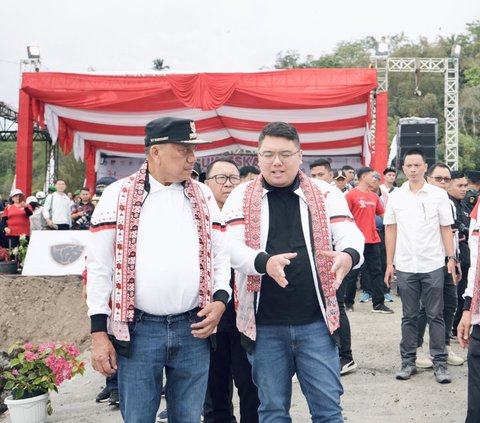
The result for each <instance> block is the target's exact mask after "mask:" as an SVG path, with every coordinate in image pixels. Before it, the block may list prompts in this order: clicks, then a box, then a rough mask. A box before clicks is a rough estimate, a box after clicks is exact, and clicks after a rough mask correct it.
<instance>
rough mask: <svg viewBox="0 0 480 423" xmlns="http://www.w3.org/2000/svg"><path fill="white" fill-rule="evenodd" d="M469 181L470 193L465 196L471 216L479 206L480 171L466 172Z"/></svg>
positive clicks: (465, 202)
mask: <svg viewBox="0 0 480 423" xmlns="http://www.w3.org/2000/svg"><path fill="white" fill-rule="evenodd" d="M465 175H466V176H467V179H468V191H467V194H466V195H465V199H464V204H465V206H466V207H467V209H468V212H469V214H470V213H471V211H472V210H473V208H474V207H475V204H477V201H478V197H479V191H480V171H478V170H469V171H466V172H465Z"/></svg>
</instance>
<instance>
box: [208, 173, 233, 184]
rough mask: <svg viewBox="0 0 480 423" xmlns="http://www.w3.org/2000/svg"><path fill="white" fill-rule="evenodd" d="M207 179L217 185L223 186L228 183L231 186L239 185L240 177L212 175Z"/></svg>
mask: <svg viewBox="0 0 480 423" xmlns="http://www.w3.org/2000/svg"><path fill="white" fill-rule="evenodd" d="M207 179H214V180H215V182H216V183H217V184H219V185H223V184H225V182H227V180H228V181H230V183H231V184H232V185H238V184H239V183H240V176H237V175H230V176H227V175H213V176H210V178H207Z"/></svg>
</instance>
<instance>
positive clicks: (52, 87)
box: [20, 69, 377, 160]
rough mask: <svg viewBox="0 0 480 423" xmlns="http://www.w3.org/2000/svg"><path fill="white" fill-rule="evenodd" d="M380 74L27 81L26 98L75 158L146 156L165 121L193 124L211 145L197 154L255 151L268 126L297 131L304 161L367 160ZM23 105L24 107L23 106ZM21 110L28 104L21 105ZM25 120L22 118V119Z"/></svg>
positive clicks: (40, 77) (32, 77) (28, 77)
mask: <svg viewBox="0 0 480 423" xmlns="http://www.w3.org/2000/svg"><path fill="white" fill-rule="evenodd" d="M376 85H377V73H376V70H375V69H295V70H282V71H269V72H257V73H198V74H185V75H173V74H172V75H155V76H103V75H92V74H67V73H49V72H37V73H24V74H23V80H22V88H21V98H22V95H23V96H24V98H28V104H29V105H30V106H31V111H32V113H33V114H32V116H33V118H34V119H35V120H36V121H38V122H39V123H40V124H41V125H43V124H46V125H47V128H48V130H49V132H50V135H51V137H52V139H53V140H54V142H56V141H57V140H58V142H59V143H60V146H61V148H62V150H63V151H64V152H65V153H70V152H72V151H73V153H74V154H75V157H77V158H78V159H86V160H95V157H98V153H99V152H109V153H110V154H115V153H123V154H125V153H128V154H132V155H134V154H135V155H136V154H142V153H143V151H144V127H145V125H146V124H147V123H148V122H149V121H151V120H153V119H156V118H158V117H161V116H176V117H187V118H191V119H194V120H195V121H196V128H197V133H198V135H199V138H201V139H205V140H208V141H211V142H212V143H211V144H206V145H202V146H199V148H198V154H199V155H200V156H202V155H209V154H218V153H222V152H227V151H233V150H238V149H246V150H254V149H255V148H256V145H257V140H258V134H259V132H260V130H261V129H262V127H263V126H265V125H266V124H267V123H269V122H272V121H278V120H280V121H285V122H288V123H291V124H293V125H294V126H295V127H296V128H297V130H298V132H299V135H300V142H301V145H302V149H303V150H304V152H305V154H312V155H329V156H331V155H364V156H366V155H368V154H369V152H367V151H365V150H366V148H365V146H366V145H368V144H367V143H366V142H365V141H366V139H368V137H369V129H368V128H369V124H370V120H371V115H370V93H371V91H372V90H374V89H375V88H376ZM26 102H27V100H24V102H23V104H24V105H25V104H26ZM21 108H22V103H21ZM20 113H22V110H20Z"/></svg>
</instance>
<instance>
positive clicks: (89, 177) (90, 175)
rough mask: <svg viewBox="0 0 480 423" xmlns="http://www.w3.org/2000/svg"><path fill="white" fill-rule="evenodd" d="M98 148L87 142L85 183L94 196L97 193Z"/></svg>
mask: <svg viewBox="0 0 480 423" xmlns="http://www.w3.org/2000/svg"><path fill="white" fill-rule="evenodd" d="M96 151H97V150H96V148H95V147H94V146H93V145H91V144H90V143H88V142H86V143H85V184H86V187H87V188H88V189H89V190H90V192H91V194H92V196H93V195H94V193H95V184H96V182H97V181H96V179H97V178H96V174H95V155H96Z"/></svg>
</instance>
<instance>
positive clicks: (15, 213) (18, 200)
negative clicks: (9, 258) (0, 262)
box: [2, 189, 33, 248]
mask: <svg viewBox="0 0 480 423" xmlns="http://www.w3.org/2000/svg"><path fill="white" fill-rule="evenodd" d="M10 200H11V204H9V205H8V206H7V207H5V210H4V211H3V215H2V220H3V223H4V228H5V229H4V231H5V235H6V237H7V245H8V247H9V248H15V247H16V246H17V245H18V244H19V242H20V236H22V235H25V236H26V237H27V240H28V239H29V237H30V216H31V215H32V212H33V210H32V208H31V207H30V205H28V204H27V203H26V202H25V195H24V194H23V192H22V191H20V190H19V189H14V190H13V191H12V193H11V194H10Z"/></svg>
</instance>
